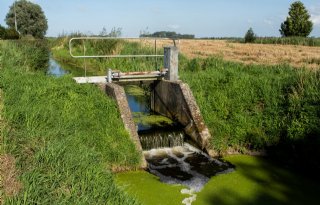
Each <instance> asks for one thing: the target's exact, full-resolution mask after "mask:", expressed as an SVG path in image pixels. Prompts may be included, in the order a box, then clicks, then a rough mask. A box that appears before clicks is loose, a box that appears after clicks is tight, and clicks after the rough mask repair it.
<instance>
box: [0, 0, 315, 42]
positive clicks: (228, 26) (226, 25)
mask: <svg viewBox="0 0 320 205" xmlns="http://www.w3.org/2000/svg"><path fill="white" fill-rule="evenodd" d="M31 1H32V2H34V3H37V4H39V5H40V6H41V7H42V9H43V11H44V13H45V15H46V17H47V19H48V25H49V29H48V31H47V36H58V35H59V34H62V33H70V32H76V31H80V32H83V33H87V34H99V33H100V31H102V29H103V27H105V28H106V29H107V31H110V30H111V29H112V28H113V27H116V28H122V36H123V37H138V36H139V34H140V32H141V31H146V32H149V33H153V32H156V31H175V32H177V33H181V34H194V35H196V37H243V36H244V35H245V33H246V31H247V30H248V29H249V28H250V27H252V28H253V31H254V32H255V33H256V34H257V35H258V36H280V33H279V28H280V24H281V23H282V22H283V21H284V20H285V18H286V16H287V15H288V11H289V7H290V4H291V3H293V2H294V1H293V0H113V1H111V0H90V1H89V0H31ZM13 2H14V0H0V24H1V25H6V24H5V21H4V19H5V16H6V14H7V13H8V11H9V6H10V5H12V4H13ZM302 2H303V3H304V5H305V6H306V8H307V9H308V11H309V13H310V15H311V19H312V21H313V23H314V28H313V32H312V33H311V35H310V36H315V37H320V1H319V0H302Z"/></svg>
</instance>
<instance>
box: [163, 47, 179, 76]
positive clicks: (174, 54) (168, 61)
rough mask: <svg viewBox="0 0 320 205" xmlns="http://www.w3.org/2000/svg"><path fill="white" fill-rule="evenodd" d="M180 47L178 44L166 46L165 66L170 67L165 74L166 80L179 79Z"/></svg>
mask: <svg viewBox="0 0 320 205" xmlns="http://www.w3.org/2000/svg"><path fill="white" fill-rule="evenodd" d="M178 56H179V49H178V48H177V47H176V46H167V47H164V68H167V69H168V73H167V75H166V76H165V79H166V80H170V81H177V80H179V75H178V66H179V58H178Z"/></svg>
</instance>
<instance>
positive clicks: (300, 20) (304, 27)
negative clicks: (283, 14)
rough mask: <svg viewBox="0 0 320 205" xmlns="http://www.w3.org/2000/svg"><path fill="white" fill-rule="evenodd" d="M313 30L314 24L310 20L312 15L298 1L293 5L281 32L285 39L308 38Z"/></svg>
mask: <svg viewBox="0 0 320 205" xmlns="http://www.w3.org/2000/svg"><path fill="white" fill-rule="evenodd" d="M312 28H313V23H312V22H311V20H310V14H309V13H308V11H307V9H306V8H305V6H304V5H303V3H302V2H301V1H296V2H294V3H292V4H291V6H290V9H289V16H288V17H287V19H286V20H285V21H284V22H283V23H282V24H281V29H280V30H279V31H280V33H281V35H282V36H283V37H288V36H302V37H307V36H309V34H310V33H311V31H312Z"/></svg>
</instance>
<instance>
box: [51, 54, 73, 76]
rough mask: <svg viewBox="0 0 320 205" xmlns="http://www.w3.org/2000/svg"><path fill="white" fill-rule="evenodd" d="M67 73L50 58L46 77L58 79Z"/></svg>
mask: <svg viewBox="0 0 320 205" xmlns="http://www.w3.org/2000/svg"><path fill="white" fill-rule="evenodd" d="M68 73H69V72H68V71H66V70H65V69H64V68H62V66H61V65H60V64H59V63H58V62H57V61H55V60H54V59H53V58H52V57H50V59H49V67H48V71H47V75H53V76H57V77H60V76H63V75H66V74H68Z"/></svg>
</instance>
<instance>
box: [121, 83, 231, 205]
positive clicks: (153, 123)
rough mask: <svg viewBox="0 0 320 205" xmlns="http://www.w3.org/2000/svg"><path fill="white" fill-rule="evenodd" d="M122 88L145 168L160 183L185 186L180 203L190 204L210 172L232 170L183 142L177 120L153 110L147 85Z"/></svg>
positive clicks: (185, 138) (217, 172)
mask: <svg viewBox="0 0 320 205" xmlns="http://www.w3.org/2000/svg"><path fill="white" fill-rule="evenodd" d="M125 90H126V95H127V99H128V103H129V107H130V109H131V111H132V113H133V118H134V121H135V122H136V125H137V127H138V134H139V138H140V142H141V145H142V148H143V150H144V152H143V154H144V156H145V159H146V161H147V162H148V171H149V172H150V173H152V174H154V175H156V176H158V177H159V179H160V181H162V182H164V183H167V184H182V185H184V186H186V187H187V188H186V189H182V190H181V194H187V195H189V197H187V198H185V199H184V200H183V201H182V203H183V204H187V205H190V204H192V202H194V201H195V200H196V198H197V195H196V193H197V192H199V191H201V189H202V188H203V187H204V185H205V184H206V183H207V182H208V181H209V180H210V178H211V177H212V176H215V175H218V174H226V173H229V172H232V171H233V170H234V166H233V165H232V164H230V163H228V162H223V161H220V160H218V159H214V158H211V157H210V156H209V155H208V154H206V153H204V152H203V151H201V150H199V149H198V148H196V147H194V146H192V145H190V144H189V143H187V142H186V141H187V139H188V136H186V135H185V133H184V131H183V127H182V126H181V125H180V124H179V123H178V122H174V121H172V120H170V119H168V118H166V117H163V116H159V115H157V114H156V113H153V112H152V110H150V106H149V105H150V104H151V103H150V98H149V97H148V93H146V90H147V92H148V89H143V88H141V87H139V86H137V85H135V86H134V85H127V86H125ZM149 92H150V91H149Z"/></svg>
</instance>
